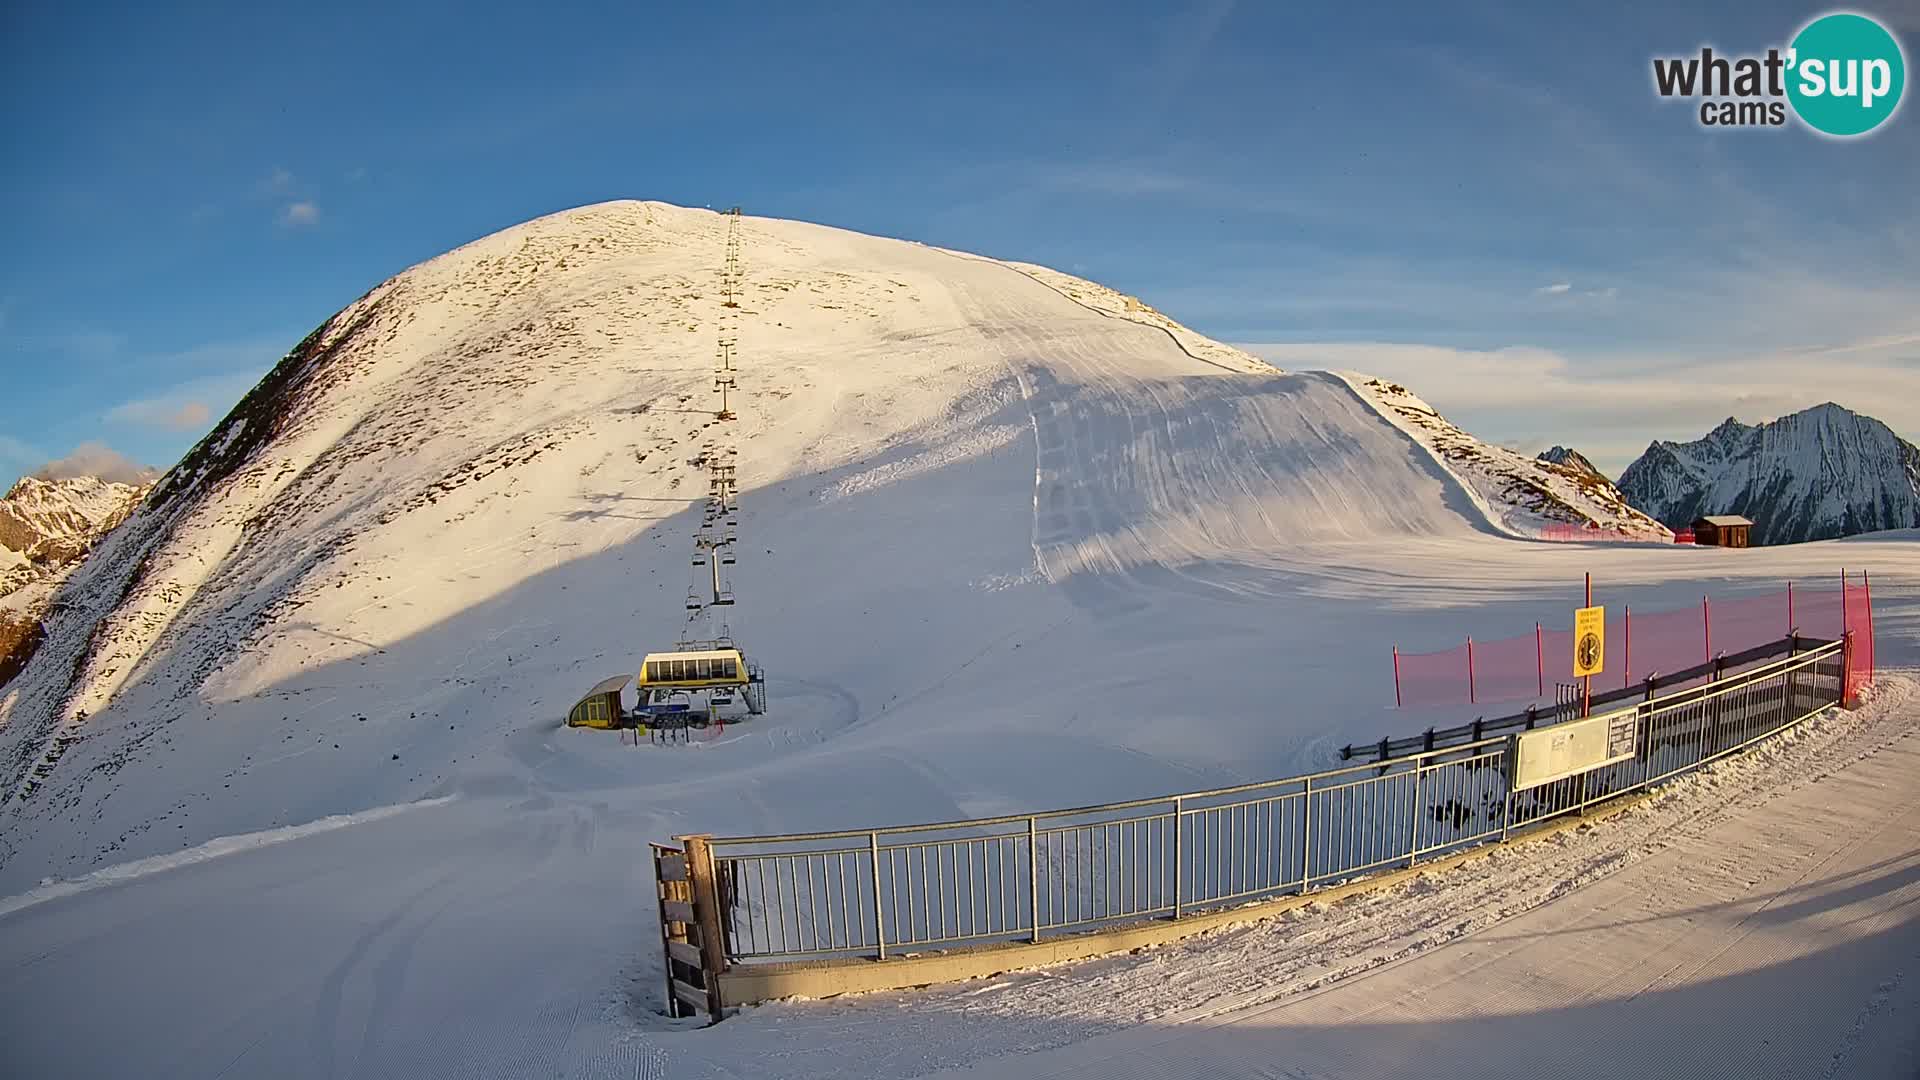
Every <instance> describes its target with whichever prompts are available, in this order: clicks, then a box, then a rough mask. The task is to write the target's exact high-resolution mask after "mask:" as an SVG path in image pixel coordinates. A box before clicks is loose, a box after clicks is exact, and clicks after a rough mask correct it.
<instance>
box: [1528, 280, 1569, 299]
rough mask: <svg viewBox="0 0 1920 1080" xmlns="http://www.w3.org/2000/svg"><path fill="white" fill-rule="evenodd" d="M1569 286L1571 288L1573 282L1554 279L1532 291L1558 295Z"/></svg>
mask: <svg viewBox="0 0 1920 1080" xmlns="http://www.w3.org/2000/svg"><path fill="white" fill-rule="evenodd" d="M1571 288H1573V282H1571V281H1556V282H1554V283H1553V284H1551V285H1542V286H1540V287H1539V288H1537V289H1535V290H1533V291H1534V292H1537V293H1545V294H1548V295H1551V296H1558V295H1560V294H1561V293H1564V292H1566V291H1567V290H1569V289H1571Z"/></svg>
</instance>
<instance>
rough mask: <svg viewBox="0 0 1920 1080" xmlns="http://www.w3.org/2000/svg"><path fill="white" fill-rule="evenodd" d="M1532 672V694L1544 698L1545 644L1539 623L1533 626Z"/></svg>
mask: <svg viewBox="0 0 1920 1080" xmlns="http://www.w3.org/2000/svg"><path fill="white" fill-rule="evenodd" d="M1533 670H1534V682H1535V684H1536V685H1535V690H1534V692H1535V693H1537V694H1540V695H1541V696H1543V697H1544V696H1545V695H1546V692H1547V643H1546V639H1545V635H1543V634H1542V633H1541V632H1540V624H1539V623H1534V624H1533Z"/></svg>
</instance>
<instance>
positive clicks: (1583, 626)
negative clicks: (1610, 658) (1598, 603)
mask: <svg viewBox="0 0 1920 1080" xmlns="http://www.w3.org/2000/svg"><path fill="white" fill-rule="evenodd" d="M1606 662H1607V609H1606V608H1604V607H1583V608H1579V609H1577V610H1575V611H1574V613H1573V674H1574V677H1575V678H1579V677H1580V676H1582V675H1598V674H1600V669H1601V668H1603V667H1605V666H1606Z"/></svg>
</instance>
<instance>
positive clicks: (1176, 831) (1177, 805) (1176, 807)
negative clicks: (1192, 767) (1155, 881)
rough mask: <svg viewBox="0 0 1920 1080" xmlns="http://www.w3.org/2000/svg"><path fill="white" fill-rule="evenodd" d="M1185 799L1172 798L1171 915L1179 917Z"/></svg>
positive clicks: (1183, 873) (1184, 865) (1182, 869)
mask: <svg viewBox="0 0 1920 1080" xmlns="http://www.w3.org/2000/svg"><path fill="white" fill-rule="evenodd" d="M1185 805H1186V800H1185V799H1182V798H1180V797H1179V796H1175V797H1174V800H1173V917H1174V918H1176V919H1177V918H1179V917H1180V879H1181V878H1182V877H1183V876H1185V874H1186V869H1185V867H1186V863H1185V862H1184V861H1183V860H1182V859H1181V858H1180V811H1181V810H1182V809H1184V807H1185Z"/></svg>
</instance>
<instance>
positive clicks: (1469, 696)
mask: <svg viewBox="0 0 1920 1080" xmlns="http://www.w3.org/2000/svg"><path fill="white" fill-rule="evenodd" d="M1479 700H1480V699H1479V698H1477V697H1475V696H1474V690H1473V639H1472V638H1468V639H1467V703H1468V704H1470V705H1473V704H1478V703H1479Z"/></svg>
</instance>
